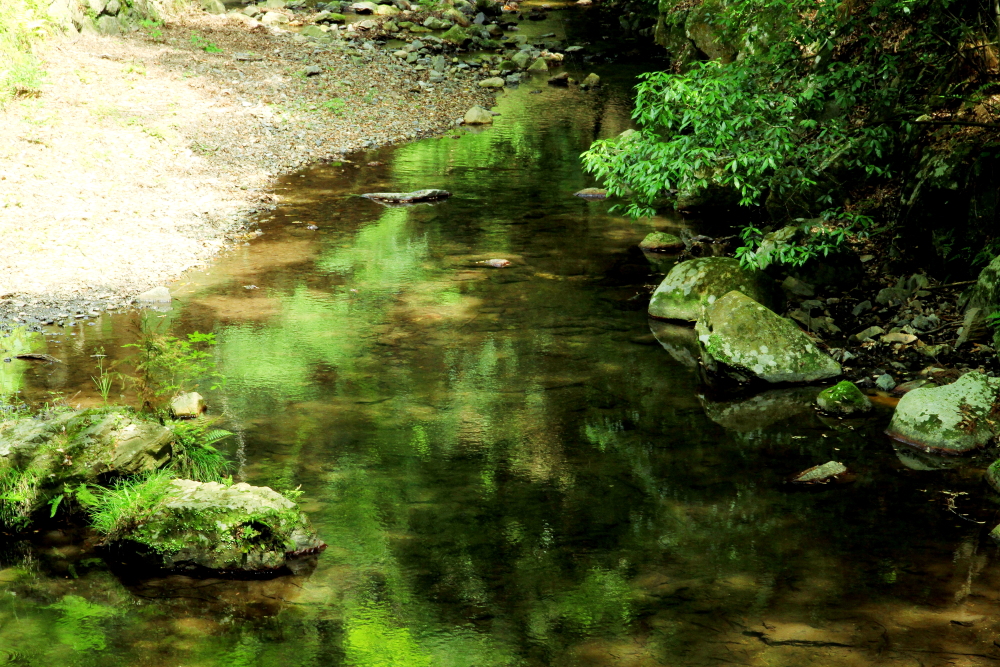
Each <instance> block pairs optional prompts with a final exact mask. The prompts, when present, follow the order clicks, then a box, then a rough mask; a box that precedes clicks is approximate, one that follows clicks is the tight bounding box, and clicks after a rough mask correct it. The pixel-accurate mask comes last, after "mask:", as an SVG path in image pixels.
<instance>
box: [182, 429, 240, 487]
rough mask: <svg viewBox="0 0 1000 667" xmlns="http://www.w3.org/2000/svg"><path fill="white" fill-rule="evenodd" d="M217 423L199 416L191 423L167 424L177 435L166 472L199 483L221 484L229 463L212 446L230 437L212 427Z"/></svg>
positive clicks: (223, 431)
mask: <svg viewBox="0 0 1000 667" xmlns="http://www.w3.org/2000/svg"><path fill="white" fill-rule="evenodd" d="M216 421H217V420H215V419H208V418H205V417H199V418H198V419H195V420H192V421H182V420H177V421H171V422H169V423H168V424H167V426H169V427H170V428H171V429H172V430H173V432H174V435H176V436H177V441H176V442H175V443H174V456H173V460H172V462H171V464H170V469H171V470H172V471H174V472H176V473H177V474H178V475H180V476H182V477H185V478H187V479H193V480H197V481H199V482H221V481H223V479H224V477H223V474H224V473H226V472H228V471H229V461H227V460H226V457H225V455H223V453H222V452H220V451H219V450H218V449H216V448H215V444H216V443H218V442H221V441H222V440H225V439H226V438H228V437H229V436H231V435H233V434H232V433H231V432H230V431H226V430H224V429H221V428H212V426H214V425H215V423H216Z"/></svg>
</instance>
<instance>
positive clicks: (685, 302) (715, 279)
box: [649, 257, 776, 322]
mask: <svg viewBox="0 0 1000 667" xmlns="http://www.w3.org/2000/svg"><path fill="white" fill-rule="evenodd" d="M773 282H774V281H772V280H771V279H770V278H768V277H767V276H765V275H763V274H762V273H761V272H759V271H756V270H749V269H744V268H743V267H742V266H741V265H740V262H739V260H736V259H733V258H731V257H700V258H698V259H690V260H688V261H686V262H681V263H680V264H678V265H676V266H674V267H673V268H672V269H671V270H670V273H668V274H667V276H666V277H665V278H664V279H663V281H662V282H661V283H660V285H659V287H657V288H656V291H655V292H653V296H652V298H650V300H649V316H650V317H654V318H656V319H661V320H687V321H689V322H694V321H696V320H697V319H698V318H700V317H701V316H702V314H703V313H704V312H705V309H706V308H708V307H709V306H711V305H712V304H713V303H715V301H716V300H717V299H719V298H721V297H722V296H723V295H725V294H727V293H729V292H732V291H733V290H738V291H739V292H741V293H743V294H746V295H747V296H748V297H750V298H751V299H753V300H754V301H757V302H758V303H763V304H764V305H766V306H769V307H770V306H774V305H776V303H775V301H776V296H775V294H776V289H775V288H774V286H773V284H772V283H773Z"/></svg>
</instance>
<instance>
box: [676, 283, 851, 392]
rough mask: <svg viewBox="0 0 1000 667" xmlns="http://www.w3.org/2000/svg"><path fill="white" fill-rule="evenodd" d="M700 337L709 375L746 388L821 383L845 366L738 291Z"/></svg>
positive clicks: (703, 323)
mask: <svg viewBox="0 0 1000 667" xmlns="http://www.w3.org/2000/svg"><path fill="white" fill-rule="evenodd" d="M671 273H673V272H672V271H671ZM695 331H696V332H697V333H698V341H699V343H701V346H702V361H703V362H704V363H705V366H706V369H707V370H708V371H709V372H712V373H716V374H720V375H726V376H729V377H731V378H733V379H735V380H738V381H741V382H746V381H749V380H752V379H760V380H764V381H766V382H771V383H777V382H815V381H817V380H825V379H827V378H832V377H836V376H838V375H840V374H841V369H840V364H838V363H837V362H836V361H834V360H833V359H832V358H831V357H830V355H828V354H826V353H825V352H823V351H821V350H820V349H819V348H818V347H816V345H815V344H814V343H813V342H812V340H811V339H810V338H809V336H807V335H806V334H805V333H804V332H803V331H802V330H801V329H799V328H798V327H797V326H795V325H794V324H792V323H791V322H790V321H788V320H786V319H785V318H783V317H781V316H780V315H778V314H777V313H775V312H773V311H771V310H769V309H768V308H766V307H764V306H762V305H761V304H759V303H757V302H756V301H754V300H753V299H751V298H750V297H748V296H746V295H745V294H742V293H740V292H737V291H732V292H729V293H728V294H726V295H725V296H723V297H722V298H720V299H718V300H717V301H715V302H714V303H713V304H712V305H711V306H709V307H708V308H707V309H706V310H705V314H704V316H703V318H702V319H700V320H699V321H698V324H697V325H696V326H695Z"/></svg>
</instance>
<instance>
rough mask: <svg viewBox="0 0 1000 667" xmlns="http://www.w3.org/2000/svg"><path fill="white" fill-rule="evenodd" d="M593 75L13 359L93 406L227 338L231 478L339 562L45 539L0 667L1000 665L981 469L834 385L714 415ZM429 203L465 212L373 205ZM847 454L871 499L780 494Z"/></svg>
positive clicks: (50, 393) (310, 185)
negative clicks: (146, 556)
mask: <svg viewBox="0 0 1000 667" xmlns="http://www.w3.org/2000/svg"><path fill="white" fill-rule="evenodd" d="M571 67H573V65H572V64H571ZM587 71H589V70H583V71H581V70H579V69H573V70H572V73H573V74H574V75H575V76H577V77H578V78H582V77H581V76H580V75H582V74H586V72H587ZM595 71H597V72H598V73H599V74H601V75H602V77H604V80H605V83H606V85H605V86H604V87H603V88H601V89H599V90H597V91H590V92H587V91H580V90H579V89H577V88H572V87H571V88H568V89H563V88H552V87H548V86H546V85H545V84H544V81H543V80H539V81H536V82H534V83H530V84H527V85H524V86H522V87H521V88H519V89H517V90H514V91H509V92H507V93H505V94H504V95H503V96H502V97H501V98H500V100H499V103H498V106H497V107H496V110H497V111H498V112H500V116H498V117H497V118H496V123H495V124H494V126H493V127H490V128H484V129H481V130H466V129H461V130H455V131H453V132H450V133H448V134H447V135H445V136H443V137H441V138H434V139H427V140H423V141H420V142H417V143H413V144H409V145H404V146H399V147H395V148H387V149H382V150H379V151H373V152H371V153H367V154H364V155H357V156H353V158H352V160H353V162H351V163H344V164H340V165H326V166H321V167H317V168H314V169H311V170H309V171H306V172H303V173H301V174H295V175H292V176H290V177H288V178H286V179H285V180H284V182H283V183H282V184H281V187H280V188H279V190H278V194H280V195H281V196H282V199H283V200H282V203H281V205H280V206H279V207H278V208H277V210H275V211H273V212H272V213H268V214H266V215H265V216H264V217H263V218H262V219H261V224H260V227H261V230H262V231H263V232H264V234H263V235H262V236H260V237H259V238H257V239H256V240H253V241H252V242H250V243H249V244H248V245H247V246H245V247H242V248H240V249H238V250H237V251H236V252H234V253H232V254H231V255H229V256H227V257H225V258H223V259H222V260H221V261H220V262H219V263H218V264H216V265H214V266H213V267H212V268H211V269H210V271H208V272H201V273H194V274H191V275H189V276H187V277H185V279H183V280H182V281H181V282H180V283H178V284H176V285H174V286H172V289H173V290H174V291H175V293H176V294H177V296H178V299H177V301H176V302H175V304H174V307H173V309H172V310H170V311H168V312H148V313H145V314H144V315H143V316H142V317H141V318H140V317H136V316H102V317H101V318H99V319H98V320H97V323H96V325H94V326H87V325H86V324H81V325H79V326H77V327H75V328H72V329H70V328H66V329H52V330H50V331H47V332H46V339H47V340H48V343H47V344H46V349H47V351H48V352H49V353H51V354H53V355H55V356H57V357H59V358H61V359H64V360H65V362H66V363H65V364H61V365H54V366H46V365H39V364H31V363H30V362H20V361H15V362H13V363H12V364H9V365H7V366H6V367H5V369H4V375H3V377H2V380H3V382H4V385H3V386H4V387H5V389H6V390H8V391H12V390H21V391H22V392H23V395H25V396H26V397H27V398H28V399H30V400H31V401H33V402H36V403H38V402H41V401H44V400H46V399H47V398H49V399H50V400H67V401H68V402H69V403H71V404H73V405H76V404H80V405H96V404H99V402H100V397H99V396H98V395H97V394H96V392H95V390H94V386H93V383H92V382H91V379H90V378H91V376H92V375H93V374H94V372H95V371H94V364H95V358H94V357H93V356H92V355H95V354H99V353H101V351H102V350H103V351H104V352H106V353H107V354H108V355H110V357H111V359H112V360H113V359H120V358H123V357H125V356H128V354H129V350H127V349H123V348H122V347H121V346H122V345H123V344H126V343H128V342H130V341H132V340H134V339H135V336H136V332H137V331H139V330H142V329H158V330H161V331H169V332H173V333H175V334H177V335H183V334H185V333H188V332H192V331H203V332H204V331H212V332H215V333H216V335H217V337H218V340H219V344H218V346H217V348H216V358H217V361H218V364H219V368H220V370H221V371H222V372H223V373H224V374H225V376H226V377H227V378H228V382H227V384H226V386H225V387H224V388H223V389H221V390H218V391H214V392H210V391H208V390H207V389H206V388H204V387H203V388H202V389H204V393H206V394H207V395H208V396H209V399H210V403H211V406H212V409H213V412H214V413H215V414H217V415H220V416H222V418H223V420H224V423H225V424H226V425H227V427H228V428H230V429H231V430H233V431H235V432H236V433H237V436H238V437H237V438H235V439H233V441H232V443H231V446H230V449H231V454H232V456H233V459H234V461H235V462H236V471H235V472H236V476H237V477H238V478H239V479H242V480H245V481H248V482H250V483H254V484H267V485H272V486H274V487H276V488H279V489H291V488H296V487H301V490H302V491H303V492H304V496H303V498H302V502H303V509H304V510H305V511H306V512H307V513H308V514H309V516H310V518H311V519H312V521H313V522H314V524H315V526H316V528H317V530H318V531H319V533H320V535H321V536H322V538H323V539H324V540H325V541H327V542H328V543H329V545H330V547H329V549H328V550H327V551H326V552H325V553H324V554H323V555H322V556H321V557H320V558H319V560H318V564H317V567H316V569H315V571H314V572H312V573H310V574H307V575H302V576H287V577H281V578H277V579H272V580H267V581H221V580H193V579H187V578H184V577H173V578H168V579H161V580H154V581H142V580H132V579H131V578H129V577H127V576H125V577H124V578H120V577H119V576H116V574H115V573H112V572H110V571H108V569H107V567H106V565H105V564H104V563H103V562H102V561H101V560H100V559H99V558H97V557H95V555H94V553H93V552H92V551H91V550H90V548H89V547H88V544H87V543H86V542H85V541H83V536H81V535H78V534H74V533H73V532H72V531H70V530H68V529H67V530H52V531H50V532H47V533H39V534H37V535H36V536H35V539H34V540H32V541H31V542H30V543H14V544H8V545H6V547H5V552H4V556H3V558H4V560H3V568H4V569H0V664H3V663H4V661H7V662H9V663H11V664H21V665H64V664H65V665H102V666H103V665H157V666H159V665H163V666H176V667H181V666H187V667H191V666H195V665H199V666H200V665H206V666H208V665H226V666H237V665H263V666H281V667H293V666H299V665H301V666H303V667H305V666H314V665H315V666H320V665H322V666H327V665H356V666H358V667H376V666H378V667H383V666H390V665H391V666H399V667H404V666H405V667H410V666H431V665H434V666H437V665H446V666H449V667H451V666H455V667H458V666H462V667H465V666H467V667H473V666H475V667H488V666H492V665H497V666H499V665H581V666H584V665H595V666H596V665H616V666H618V665H623V666H624V665H628V666H633V665H635V666H639V665H725V664H748V665H788V666H793V665H795V666H798V665H813V664H815V665H862V664H864V665H867V664H894V665H895V664H900V665H945V664H948V665H978V664H995V663H996V661H997V660H1000V649H998V648H997V645H995V644H994V640H995V639H997V638H998V636H1000V633H998V632H997V629H998V625H997V614H996V607H995V605H996V601H997V598H998V592H997V585H998V583H1000V582H998V581H997V577H996V575H995V574H994V567H993V562H994V561H995V548H994V547H993V546H990V545H989V542H988V541H987V540H986V539H985V530H986V529H988V528H989V527H991V526H992V523H995V521H992V522H991V523H987V524H979V523H975V522H976V521H981V520H987V519H991V518H992V517H991V516H990V515H988V514H987V513H984V512H983V511H981V508H983V507H990V506H991V505H990V500H989V499H988V498H986V497H985V493H984V492H983V490H982V488H981V486H980V482H979V476H980V470H979V469H977V468H976V467H975V466H965V467H957V468H952V469H945V470H937V469H932V470H921V469H920V468H922V467H923V468H926V467H928V466H926V465H924V464H923V463H922V462H921V461H920V460H918V459H916V458H914V456H913V455H912V454H909V453H906V452H903V453H900V454H897V452H896V451H895V450H894V449H893V448H892V447H891V446H890V445H889V444H888V442H887V441H886V440H885V439H884V438H883V437H882V436H881V435H880V430H881V428H882V427H883V426H884V420H885V416H884V415H881V416H879V417H877V418H875V419H873V420H871V421H867V422H854V423H845V422H840V421H836V420H821V419H820V418H819V417H817V415H816V414H815V413H814V412H813V410H812V408H811V407H810V405H811V398H812V395H813V393H814V390H809V389H806V390H802V389H793V390H784V391H781V392H778V393H772V394H769V395H767V396H763V397H760V396H758V397H742V398H738V397H737V398H734V397H729V398H727V399H725V400H720V399H719V398H718V397H710V396H708V395H707V394H706V393H705V390H704V388H703V387H702V385H701V383H700V380H699V375H698V372H697V369H696V368H694V367H692V366H691V364H690V363H689V362H690V361H691V359H692V357H691V356H690V350H689V348H687V347H686V345H688V344H689V342H690V338H689V336H690V334H689V332H686V331H685V330H683V329H678V328H671V327H669V326H661V325H657V326H656V327H654V329H655V333H656V334H657V337H659V339H660V340H661V341H663V343H664V345H661V344H660V343H659V342H658V341H657V340H656V338H654V337H653V336H652V335H651V333H650V327H649V323H648V322H647V320H646V317H645V312H644V302H643V301H642V299H641V295H642V294H644V293H646V292H647V290H646V288H645V287H644V286H645V285H648V284H655V283H656V282H657V281H658V280H659V278H660V276H659V275H657V273H656V269H655V268H654V267H653V266H652V265H651V264H650V263H649V261H648V260H647V258H646V257H644V256H643V255H642V253H641V252H640V251H639V250H638V248H637V246H636V244H637V243H638V241H639V240H641V239H642V237H643V236H644V235H645V234H646V233H648V232H649V231H652V230H654V229H663V230H667V231H673V232H678V231H679V230H680V228H681V227H683V226H685V225H688V224H689V223H688V222H685V221H684V220H681V219H679V218H677V219H671V218H662V219H655V220H646V221H642V222H639V223H632V222H629V221H627V220H625V219H622V218H621V217H618V216H616V215H614V214H612V213H609V211H608V209H609V204H608V203H607V202H593V201H584V200H582V199H579V198H575V197H573V196H572V195H573V192H575V191H577V190H579V189H581V188H583V187H588V186H592V185H594V183H593V182H592V181H591V180H590V179H589V178H588V177H587V176H586V175H584V174H583V173H582V171H581V168H580V165H579V160H578V155H579V153H580V152H581V151H582V150H584V149H585V148H586V147H587V146H588V145H589V143H590V142H591V141H592V140H593V139H594V138H598V137H608V136H614V135H616V134H617V133H619V132H621V131H623V130H625V129H627V128H628V127H629V126H630V124H629V114H630V108H631V107H630V100H629V86H630V85H632V83H634V75H635V74H636V73H637V71H639V70H638V69H637V68H636V67H633V66H630V65H628V64H627V63H624V64H623V63H618V64H615V65H613V66H604V67H598V68H595ZM418 188H444V189H447V190H449V191H451V192H453V193H454V196H453V197H452V198H451V199H449V200H448V201H446V202H443V203H440V204H435V205H422V206H413V207H402V208H385V207H382V206H380V205H378V204H376V203H373V202H370V201H367V200H363V199H359V198H357V197H353V196H352V195H354V194H357V193H362V192H370V191H385V190H395V191H401V190H414V189H418ZM724 222H725V221H716V222H715V224H716V225H719V224H724ZM308 225H315V226H316V227H317V229H315V230H310V229H308V227H307V226H308ZM491 258H504V259H508V260H510V262H511V266H510V267H508V268H504V269H493V268H490V267H488V266H487V265H485V264H484V263H483V261H484V260H487V259H491ZM637 295H638V297H637ZM665 348H667V349H665ZM115 391H116V392H117V391H119V390H118V389H117V388H116V390H115ZM124 400H125V401H134V400H135V397H134V396H132V395H131V394H130V393H128V392H127V391H126V392H125V395H124ZM828 460H839V461H843V462H845V463H846V464H847V465H848V466H849V467H850V468H851V469H852V470H854V471H856V473H857V479H856V480H855V482H854V483H853V484H850V485H846V486H836V487H824V488H818V489H807V490H803V489H800V488H793V487H791V486H789V485H788V484H786V483H785V482H786V479H787V477H788V476H789V475H791V474H794V473H796V472H798V471H800V470H802V469H804V468H807V467H810V466H812V465H816V464H819V463H824V462H826V461H828ZM962 493H970V494H971V495H960V494H962ZM956 494H959V495H956ZM949 503H951V504H949ZM119 574H121V573H119ZM125 574H127V573H125Z"/></svg>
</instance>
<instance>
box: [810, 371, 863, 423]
mask: <svg viewBox="0 0 1000 667" xmlns="http://www.w3.org/2000/svg"><path fill="white" fill-rule="evenodd" d="M816 405H818V406H819V409H820V410H822V411H823V412H828V413H830V414H832V415H843V416H849V415H860V414H864V413H866V412H868V411H870V410H871V409H872V402H871V401H869V400H868V397H867V396H865V395H864V394H863V393H861V390H860V389H858V387H857V385H855V384H854V383H853V382H851V381H850V380H843V381H842V382H838V383H837V384H835V385H833V386H832V387H827V388H826V389H824V390H823V391H821V392H819V395H818V396H816Z"/></svg>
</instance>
